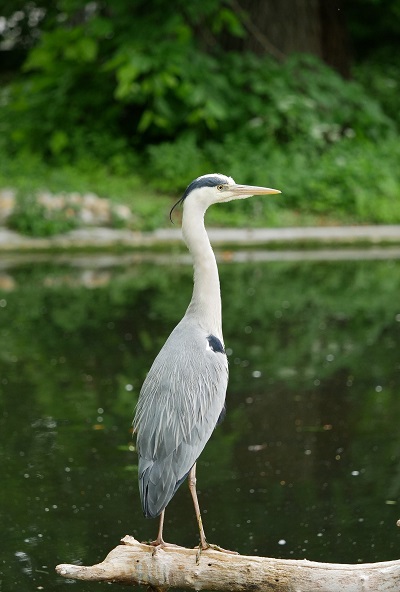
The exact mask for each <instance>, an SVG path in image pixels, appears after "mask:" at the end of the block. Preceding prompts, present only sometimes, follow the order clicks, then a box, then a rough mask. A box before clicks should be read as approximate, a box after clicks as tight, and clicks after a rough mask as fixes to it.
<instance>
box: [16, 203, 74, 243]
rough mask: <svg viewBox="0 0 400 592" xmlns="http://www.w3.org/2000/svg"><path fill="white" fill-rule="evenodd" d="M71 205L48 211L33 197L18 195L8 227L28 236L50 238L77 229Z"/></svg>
mask: <svg viewBox="0 0 400 592" xmlns="http://www.w3.org/2000/svg"><path fill="white" fill-rule="evenodd" d="M76 214H77V212H76V209H75V208H74V206H73V205H71V204H66V205H65V206H63V207H61V208H54V209H49V208H46V207H45V206H44V205H43V204H41V203H40V202H38V200H37V198H36V197H35V196H33V195H20V196H19V197H18V200H17V205H16V207H15V209H14V211H13V213H12V214H11V216H10V218H9V220H8V226H9V227H10V228H12V229H14V230H17V231H18V232H21V233H22V234H27V235H30V236H52V235H54V234H61V233H63V232H67V231H68V230H72V229H73V228H76V227H77V215H76Z"/></svg>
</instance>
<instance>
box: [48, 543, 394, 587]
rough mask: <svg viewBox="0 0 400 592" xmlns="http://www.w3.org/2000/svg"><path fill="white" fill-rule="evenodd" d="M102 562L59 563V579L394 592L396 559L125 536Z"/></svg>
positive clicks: (170, 584) (197, 585)
mask: <svg viewBox="0 0 400 592" xmlns="http://www.w3.org/2000/svg"><path fill="white" fill-rule="evenodd" d="M121 543H122V544H121V545H118V546H117V547H115V549H113V550H112V551H111V552H110V553H109V554H108V555H107V557H106V558H105V559H104V561H103V562H102V563H98V564H97V565H93V566H90V567H85V566H80V565H69V564H61V565H58V566H57V567H56V571H57V573H58V574H59V575H61V576H64V577H66V578H73V579H77V580H92V581H106V582H118V583H120V584H130V585H132V584H139V585H140V584H146V585H149V586H151V587H153V588H155V589H163V588H164V589H166V588H184V589H187V590H201V589H207V590H229V591H231V592H236V591H241V592H244V591H245V590H252V591H253V592H255V591H259V592H277V591H278V590H279V592H292V591H293V590H296V592H310V590H312V591H313V592H366V591H371V592H372V591H374V592H376V591H377V590H379V592H398V591H399V590H400V560H398V561H386V562H383V563H365V564H357V565H349V564H337V563H317V562H313V561H307V560H299V561H296V560H293V559H272V558H268V557H250V556H245V555H233V554H229V553H225V552H221V551H215V550H212V549H207V550H206V551H202V553H201V555H200V556H198V549H187V548H184V547H171V548H166V549H157V550H155V549H154V547H151V546H150V545H146V544H144V543H139V541H137V540H136V539H134V538H133V537H131V536H129V535H127V536H125V537H124V538H123V539H122V540H121Z"/></svg>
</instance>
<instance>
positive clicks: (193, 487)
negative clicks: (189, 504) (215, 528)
mask: <svg viewBox="0 0 400 592" xmlns="http://www.w3.org/2000/svg"><path fill="white" fill-rule="evenodd" d="M188 483H189V489H190V493H191V495H192V499H193V505H194V511H195V512H196V519H197V524H198V526H199V534H200V549H203V550H205V549H208V548H209V546H210V545H209V544H208V543H207V541H206V535H205V533H204V528H203V521H202V519H201V514H200V506H199V500H198V498H197V491H196V463H194V465H193V467H192V468H191V469H190V472H189V477H188Z"/></svg>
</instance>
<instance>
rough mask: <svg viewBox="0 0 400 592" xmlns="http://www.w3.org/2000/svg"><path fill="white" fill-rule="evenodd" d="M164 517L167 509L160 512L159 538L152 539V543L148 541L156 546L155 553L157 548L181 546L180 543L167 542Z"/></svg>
mask: <svg viewBox="0 0 400 592" xmlns="http://www.w3.org/2000/svg"><path fill="white" fill-rule="evenodd" d="M164 517H165V509H164V510H163V511H162V512H161V514H160V522H159V524H158V533H157V538H156V540H155V541H151V543H147V544H148V545H151V546H152V547H154V551H153V555H154V554H155V553H156V551H157V549H165V548H167V547H179V545H175V544H174V543H166V542H165V541H164V538H163V528H164Z"/></svg>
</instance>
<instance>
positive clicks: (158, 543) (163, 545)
mask: <svg viewBox="0 0 400 592" xmlns="http://www.w3.org/2000/svg"><path fill="white" fill-rule="evenodd" d="M144 544H145V545H149V546H150V547H153V552H152V555H153V557H154V555H155V554H156V553H157V551H158V550H159V549H182V548H183V547H181V546H180V545H175V544H174V543H167V542H165V541H164V539H156V540H155V541H145V543H144Z"/></svg>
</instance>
